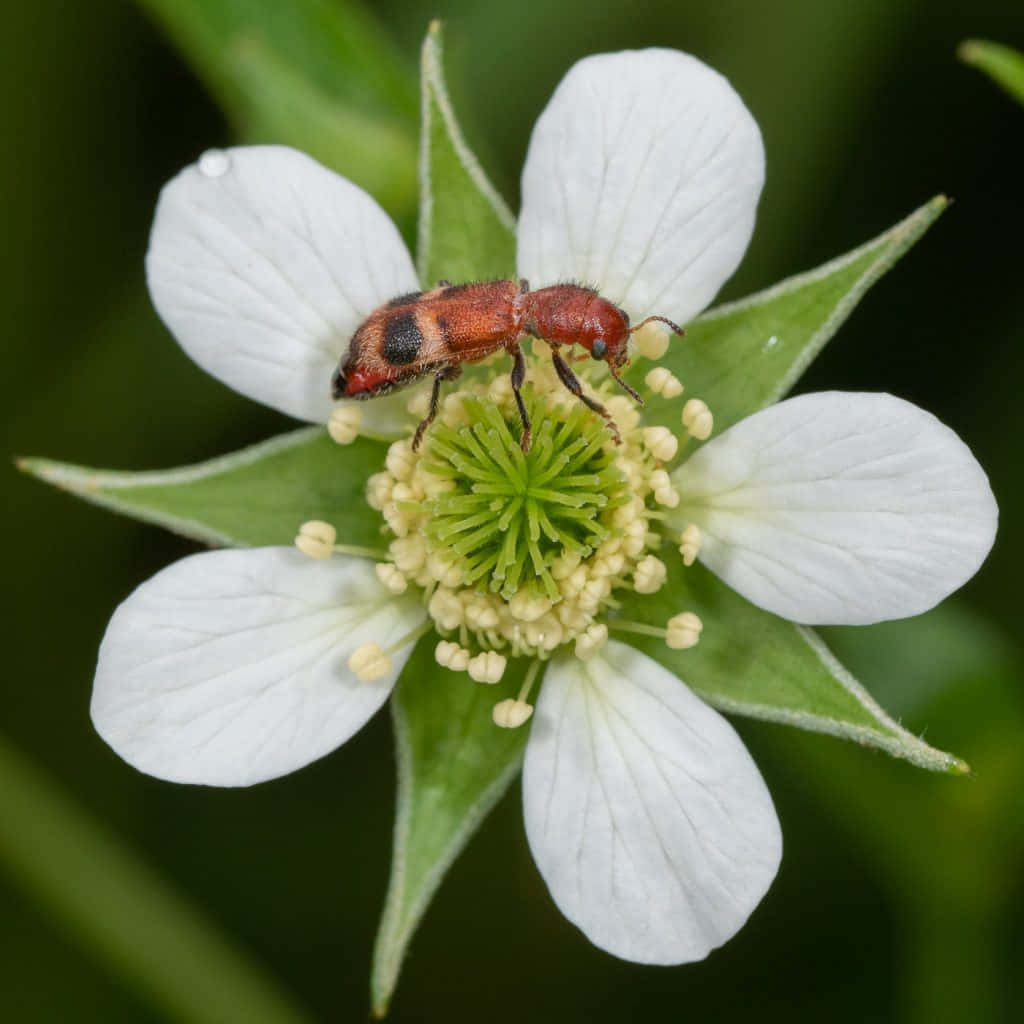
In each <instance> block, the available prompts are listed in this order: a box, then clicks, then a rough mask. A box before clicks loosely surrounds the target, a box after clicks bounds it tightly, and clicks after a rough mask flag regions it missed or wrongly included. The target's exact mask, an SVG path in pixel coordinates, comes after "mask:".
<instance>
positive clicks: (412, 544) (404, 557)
mask: <svg viewBox="0 0 1024 1024" xmlns="http://www.w3.org/2000/svg"><path fill="white" fill-rule="evenodd" d="M388 554H389V555H391V560H392V561H393V562H394V563H395V565H397V566H398V568H399V569H400V570H401V571H402V572H404V573H414V572H416V571H417V569H419V568H420V566H421V565H423V564H424V562H425V561H426V559H427V546H426V544H425V543H424V542H423V538H422V537H420V536H419V535H417V534H413V536H411V537H398V538H397V539H395V540H393V541H392V542H391V544H390V545H389V547H388Z"/></svg>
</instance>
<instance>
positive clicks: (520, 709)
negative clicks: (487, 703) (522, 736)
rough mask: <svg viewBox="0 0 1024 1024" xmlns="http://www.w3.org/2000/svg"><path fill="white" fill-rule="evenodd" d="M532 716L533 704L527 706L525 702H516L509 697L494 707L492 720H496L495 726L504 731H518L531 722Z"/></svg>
mask: <svg viewBox="0 0 1024 1024" xmlns="http://www.w3.org/2000/svg"><path fill="white" fill-rule="evenodd" d="M532 714H533V705H532V704H527V703H526V701H525V700H515V699H514V698H513V697H509V698H508V699H507V700H500V701H498V703H497V704H495V705H494V710H493V711H492V712H491V718H492V719H493V720H494V724H495V725H497V726H500V727H501V728H502V729H518V728H519V726H521V725H523V724H525V723H526V722H528V721H529V720H530V715H532Z"/></svg>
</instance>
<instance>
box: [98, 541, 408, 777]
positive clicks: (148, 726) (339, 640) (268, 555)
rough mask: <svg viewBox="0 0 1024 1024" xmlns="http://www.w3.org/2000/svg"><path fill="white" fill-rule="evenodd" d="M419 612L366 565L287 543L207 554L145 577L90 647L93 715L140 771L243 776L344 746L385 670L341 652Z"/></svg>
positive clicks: (390, 638)
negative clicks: (376, 675)
mask: <svg viewBox="0 0 1024 1024" xmlns="http://www.w3.org/2000/svg"><path fill="white" fill-rule="evenodd" d="M422 619H423V611H422V609H421V608H418V607H417V604H416V602H415V601H410V600H408V599H399V598H395V597H392V596H391V595H390V594H389V593H387V592H386V591H385V590H384V588H383V587H382V586H381V585H380V583H379V582H378V580H377V576H376V573H375V571H374V568H373V565H372V563H370V562H365V561H362V560H359V559H354V558H343V557H335V558H332V559H331V560H330V561H329V562H317V561H313V560H312V559H308V558H305V557H304V556H303V555H300V554H299V553H298V552H297V551H295V550H293V549H291V548H253V549H248V550H227V551H213V552H204V553H203V554H199V555H192V556H191V557H189V558H185V559H183V560H182V561H180V562H176V563H174V564H173V565H171V566H169V567H168V568H166V569H164V570H163V571H162V572H159V573H157V575H156V576H154V577H153V578H152V579H151V580H149V581H148V582H146V583H143V584H142V586H140V587H139V588H138V589H137V590H136V591H135V592H134V593H133V594H132V595H131V596H130V597H129V598H128V599H127V600H126V601H125V602H124V603H123V604H122V605H121V606H120V607H119V608H118V609H117V611H115V612H114V616H113V618H112V619H111V620H110V625H109V626H108V627H107V632H106V635H105V636H104V638H103V644H102V646H101V647H100V656H99V665H98V666H97V669H96V683H95V687H94V689H93V697H92V718H93V722H94V724H95V725H96V729H97V731H98V732H99V733H100V735H101V736H102V737H103V738H104V739H105V740H106V741H107V742H108V743H109V744H110V745H111V746H112V747H113V748H114V750H116V751H117V753H118V754H120V755H121V757H123V758H124V759H125V760H126V761H128V762H129V763H130V764H132V765H134V766H135V767H136V768H138V769H139V770H140V771H144V772H147V773H148V774H150V775H156V776H157V777H158V778H162V779H169V780H171V781H172V782H199V783H206V784H207V785H215V786H247V785H250V784H251V783H254V782H262V781H263V780H265V779H272V778H275V777H277V776H278V775H284V774H286V773H287V772H290V771H294V770H295V769H296V768H301V767H302V766H303V765H305V764H308V763H309V762H310V761H314V760H316V759H317V758H318V757H322V756H323V755H324V754H326V753H329V752H330V751H331V750H333V749H334V748H335V747H337V746H339V745H340V744H342V743H344V742H345V740H347V739H348V738H349V737H350V736H352V735H353V734H354V733H355V732H357V731H358V730H359V729H360V728H361V727H362V726H363V724H364V723H365V722H366V721H367V720H368V719H369V718H370V717H371V716H372V715H373V713H374V712H375V711H376V710H377V709H378V708H379V707H380V706H381V705H382V704H383V703H384V702H385V700H387V697H388V694H389V693H390V692H391V689H392V687H393V686H394V684H395V680H396V679H397V677H398V673H399V671H400V670H401V668H402V665H403V664H404V663H405V660H406V658H407V657H408V655H409V651H410V649H411V647H406V648H404V649H403V650H402V651H401V652H399V653H398V654H395V655H392V659H391V660H392V665H391V670H390V672H389V673H388V674H387V675H386V676H384V677H383V678H380V679H377V680H375V681H372V682H360V681H359V680H358V679H356V678H355V676H354V675H353V674H352V672H351V671H350V670H349V668H348V657H349V655H350V654H351V653H352V651H353V650H354V649H355V648H356V647H357V646H359V645H361V644H364V643H377V644H379V645H380V646H382V647H386V646H387V645H388V644H390V643H394V642H396V641H397V640H399V639H400V638H401V637H403V636H405V635H406V634H407V633H408V632H409V631H410V630H413V629H415V628H416V626H417V625H418V623H419V622H421V621H422Z"/></svg>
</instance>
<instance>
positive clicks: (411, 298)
mask: <svg viewBox="0 0 1024 1024" xmlns="http://www.w3.org/2000/svg"><path fill="white" fill-rule="evenodd" d="M422 294H423V292H406V293H405V294H404V295H396V296H395V297H394V298H393V299H389V300H388V301H387V302H386V303H385V305H386V306H387V308H388V309H394V308H395V307H396V306H409V305H411V304H412V303H414V302H415V301H416V300H417V299H418V298H419V297H420V296H421V295H422Z"/></svg>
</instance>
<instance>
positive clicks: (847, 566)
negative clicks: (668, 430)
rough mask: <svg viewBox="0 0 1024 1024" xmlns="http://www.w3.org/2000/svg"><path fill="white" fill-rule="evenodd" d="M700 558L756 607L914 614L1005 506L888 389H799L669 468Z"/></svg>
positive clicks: (932, 427) (964, 457) (939, 594)
mask: <svg viewBox="0 0 1024 1024" xmlns="http://www.w3.org/2000/svg"><path fill="white" fill-rule="evenodd" d="M673 478H674V483H675V484H676V487H677V488H678V490H679V492H680V494H681V495H682V497H683V502H682V505H680V507H679V509H678V510H677V512H676V513H675V514H676V515H678V516H680V517H682V518H681V519H680V522H682V521H683V519H686V520H688V521H690V522H695V523H696V524H697V525H698V526H699V527H700V528H701V530H702V531H703V533H704V539H703V542H702V547H701V551H700V557H701V560H702V561H703V562H704V563H705V564H706V565H707V566H708V568H710V569H711V570H713V571H714V572H715V573H717V574H718V575H719V576H721V578H722V579H723V580H725V582H726V583H728V584H729V586H731V587H733V588H734V589H735V590H738V591H739V592H740V593H741V594H742V595H743V596H744V597H746V598H747V599H748V600H750V601H752V602H753V603H754V604H756V605H759V606H760V607H762V608H765V609H767V610H768V611H770V612H775V613H776V614H777V615H782V616H784V617H785V618H787V619H793V620H794V621H796V622H805V623H811V624H814V623H833V624H850V625H866V624H867V623H871V622H879V621H881V620H883V619H898V618H903V617H904V616H907V615H917V614H918V613H919V612H923V611H926V610H927V609H929V608H931V607H932V606H933V605H935V604H937V603H938V602H939V601H941V600H942V599H943V598H944V597H946V596H947V595H948V594H950V593H952V592H953V591H954V590H956V589H957V587H959V586H961V585H962V584H964V583H965V582H966V581H967V580H968V579H970V578H971V576H973V575H974V573H975V572H976V571H977V569H978V567H979V566H980V565H981V563H982V562H983V561H984V560H985V556H986V555H987V554H988V551H989V548H991V546H992V541H993V540H994V538H995V531H996V520H997V515H998V510H997V508H996V502H995V498H994V497H993V496H992V491H991V489H990V488H989V485H988V478H987V477H986V476H985V473H984V472H983V470H982V469H981V467H980V466H979V465H978V463H977V462H976V461H975V459H974V456H973V455H971V452H970V449H969V448H968V447H967V446H966V445H965V444H964V443H963V442H962V441H961V440H960V439H959V438H958V437H957V436H956V434H954V433H953V431H951V430H950V429H949V428H948V427H945V426H943V425H942V424H941V423H940V422H939V421H938V420H937V419H936V418H935V417H934V416H932V415H931V414H930V413H927V412H925V411H924V410H923V409H919V408H918V407H917V406H915V405H911V404H910V403H909V402H904V401H903V400H902V399H899V398H894V397H893V396H892V395H885V394H851V393H844V392H839V391H832V392H822V393H820V394H813V395H804V396H802V397H800V398H791V399H789V401H786V402H781V403H780V404H779V405H775V406H772V407H771V408H769V409H765V410H763V411H762V412H759V413H755V414H754V415H753V416H750V417H748V418H747V419H745V420H743V421H741V422H740V423H738V424H737V425H736V426H734V427H732V428H730V429H729V430H727V431H726V432H725V433H724V434H722V435H721V436H720V437H717V438H715V439H714V440H713V441H710V442H709V443H708V444H706V445H704V447H703V448H701V450H700V451H698V452H697V453H696V454H695V455H694V456H693V457H692V458H691V459H689V461H687V462H686V463H685V464H684V465H683V466H682V467H680V469H678V470H677V471H676V472H675V473H674V474H673Z"/></svg>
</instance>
